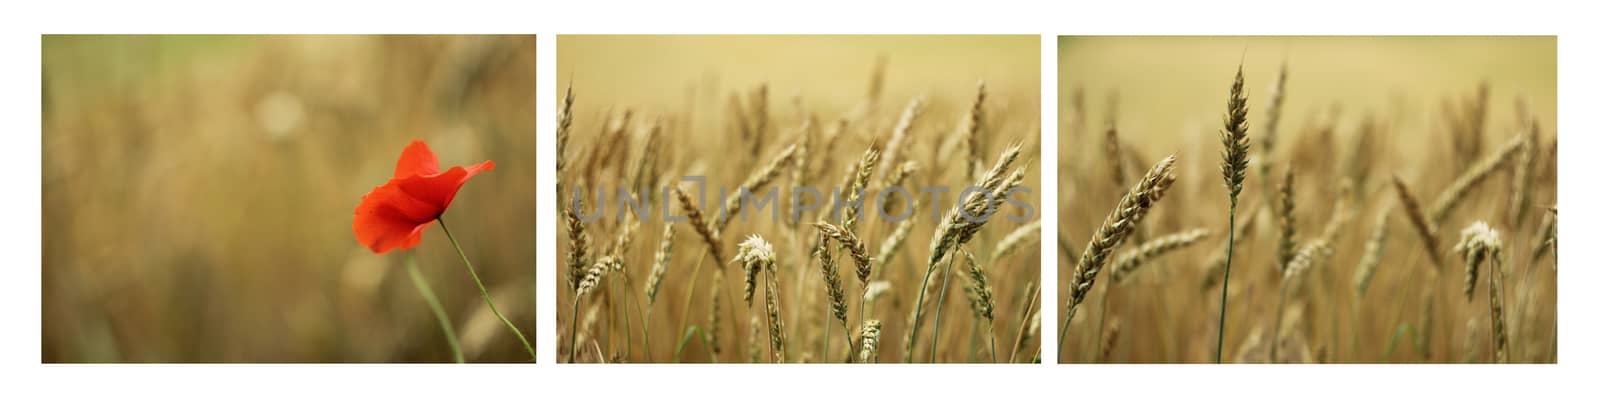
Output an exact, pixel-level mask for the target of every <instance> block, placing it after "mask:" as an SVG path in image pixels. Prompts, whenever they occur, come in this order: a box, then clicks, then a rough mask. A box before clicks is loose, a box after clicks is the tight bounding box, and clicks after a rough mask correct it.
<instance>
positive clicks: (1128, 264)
mask: <svg viewBox="0 0 1600 399" xmlns="http://www.w3.org/2000/svg"><path fill="white" fill-rule="evenodd" d="M1210 236H1211V230H1206V229H1193V230H1189V231H1184V232H1179V233H1173V234H1169V235H1165V236H1161V237H1157V238H1155V239H1154V240H1150V242H1146V243H1144V244H1143V245H1140V246H1139V247H1138V248H1134V249H1132V250H1128V251H1124V252H1123V253H1122V256H1121V257H1119V258H1118V259H1117V261H1116V262H1114V263H1112V264H1111V267H1110V269H1109V270H1110V274H1111V284H1113V285H1116V284H1122V282H1123V281H1125V280H1127V279H1128V276H1130V275H1132V274H1133V272H1134V271H1137V270H1138V269H1139V266H1143V265H1144V264H1146V263H1149V262H1150V260H1151V259H1155V258H1157V257H1160V256H1161V255H1165V254H1167V253H1169V252H1172V251H1176V250H1179V249H1183V248H1184V247H1188V246H1190V245H1192V244H1194V243H1195V242H1198V241H1200V240H1202V239H1205V238H1206V237H1210Z"/></svg>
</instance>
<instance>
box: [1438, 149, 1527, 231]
mask: <svg viewBox="0 0 1600 399" xmlns="http://www.w3.org/2000/svg"><path fill="white" fill-rule="evenodd" d="M1526 144H1527V142H1526V141H1524V139H1523V137H1516V138H1513V139H1511V141H1510V142H1508V143H1506V145H1504V146H1501V147H1500V150H1499V151H1497V152H1495V153H1494V155H1491V156H1489V157H1488V158H1485V159H1481V160H1479V161H1478V162H1477V163H1475V164H1473V165H1472V167H1471V168H1469V169H1467V171H1466V172H1465V173H1462V174H1461V176H1460V177H1457V178H1456V180H1455V181H1454V182H1451V183H1450V186H1449V187H1447V188H1445V189H1444V191H1443V192H1440V193H1439V198H1438V199H1436V200H1434V202H1433V207H1432V208H1429V211H1428V220H1430V221H1432V222H1433V223H1442V222H1444V220H1445V218H1446V217H1449V216H1450V211H1452V210H1455V208H1456V206H1458V205H1460V204H1461V200H1462V199H1464V198H1466V196H1467V193H1468V192H1470V191H1471V190H1472V189H1473V188H1474V187H1477V186H1478V185H1479V183H1482V182H1483V181H1484V180H1485V179H1487V178H1488V177H1489V174H1490V173H1494V172H1495V171H1497V170H1499V169H1500V168H1501V166H1503V165H1505V164H1506V162H1508V161H1510V160H1511V156H1512V155H1515V154H1516V153H1517V149H1519V148H1522V146H1523V145H1526Z"/></svg>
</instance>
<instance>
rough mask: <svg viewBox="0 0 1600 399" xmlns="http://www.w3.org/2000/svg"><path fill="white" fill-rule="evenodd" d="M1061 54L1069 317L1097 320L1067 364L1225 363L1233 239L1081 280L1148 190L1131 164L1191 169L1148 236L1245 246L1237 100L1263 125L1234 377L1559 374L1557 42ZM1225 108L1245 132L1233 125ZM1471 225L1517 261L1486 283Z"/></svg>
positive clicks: (1257, 132)
mask: <svg viewBox="0 0 1600 399" xmlns="http://www.w3.org/2000/svg"><path fill="white" fill-rule="evenodd" d="M1059 45H1060V46H1061V47H1060V51H1059V53H1058V54H1059V56H1060V60H1059V66H1060V73H1061V79H1060V82H1061V87H1060V93H1061V98H1062V100H1061V106H1062V107H1061V110H1060V115H1061V117H1060V121H1059V126H1058V128H1059V137H1060V143H1061V147H1060V148H1059V160H1060V162H1061V163H1060V164H1058V165H1056V167H1057V168H1058V169H1059V170H1061V175H1060V177H1061V180H1060V181H1059V187H1058V192H1059V193H1060V194H1061V196H1060V199H1059V202H1058V204H1057V205H1058V206H1059V208H1058V209H1060V220H1059V223H1060V224H1059V225H1060V228H1059V231H1060V232H1061V233H1062V235H1063V236H1062V237H1057V238H1056V239H1057V240H1058V241H1059V242H1060V243H1061V244H1060V245H1059V247H1061V248H1062V250H1061V251H1060V253H1059V254H1058V256H1060V258H1058V259H1059V260H1060V262H1059V266H1058V268H1059V270H1060V276H1061V281H1059V284H1061V286H1062V287H1063V288H1062V290H1061V293H1062V294H1063V295H1062V297H1060V298H1057V301H1058V303H1059V304H1060V310H1061V311H1062V312H1063V319H1065V318H1066V315H1067V314H1069V312H1072V311H1073V310H1072V309H1073V308H1074V307H1076V308H1080V310H1079V312H1080V313H1086V314H1088V315H1089V317H1084V316H1085V315H1078V317H1077V320H1074V321H1072V322H1071V325H1070V326H1069V327H1067V329H1066V334H1065V338H1064V339H1063V341H1062V342H1061V345H1062V348H1063V351H1062V356H1061V359H1062V360H1063V361H1064V362H1094V361H1105V362H1209V361H1212V359H1213V356H1215V354H1216V342H1217V340H1218V335H1219V334H1217V331H1218V330H1219V322H1218V313H1219V310H1220V304H1221V298H1220V297H1221V294H1220V292H1219V290H1220V289H1221V286H1222V284H1221V280H1222V275H1223V269H1224V268H1223V267H1222V265H1223V264H1224V259H1225V258H1226V256H1225V248H1226V247H1225V245H1226V243H1225V242H1224V241H1223V240H1220V239H1218V240H1203V241H1200V242H1197V243H1195V244H1194V245H1197V246H1200V247H1202V248H1196V249H1192V250H1188V251H1194V252H1197V256H1193V257H1190V256H1167V257H1162V258H1157V259H1154V262H1155V263H1154V264H1150V265H1146V266H1143V267H1141V268H1140V270H1139V272H1138V273H1136V274H1135V276H1137V277H1138V278H1132V279H1127V280H1126V281H1123V282H1122V284H1109V285H1108V284H1100V285H1095V286H1093V288H1091V289H1090V290H1082V289H1080V290H1071V289H1069V288H1071V287H1074V286H1083V285H1084V284H1083V283H1084V282H1092V280H1093V278H1092V277H1089V278H1084V277H1082V276H1084V275H1085V273H1073V271H1074V270H1088V269H1093V268H1094V267H1093V266H1094V265H1092V264H1086V262H1087V263H1092V262H1094V261H1095V259H1094V258H1092V257H1083V256H1081V253H1083V252H1092V251H1084V247H1081V246H1080V247H1074V246H1072V245H1071V244H1077V245H1085V244H1095V243H1096V242H1097V241H1098V239H1096V238H1094V237H1095V236H1094V234H1095V228H1096V226H1099V225H1101V220H1103V218H1105V210H1106V209H1113V208H1114V207H1115V204H1116V203H1117V201H1118V199H1119V197H1120V195H1121V194H1120V193H1124V192H1127V190H1128V186H1130V185H1131V184H1128V183H1119V177H1118V176H1119V175H1120V174H1121V173H1123V171H1121V170H1118V168H1119V165H1136V164H1138V165H1145V166H1148V165H1150V164H1151V163H1150V162H1149V161H1147V160H1148V159H1152V158H1150V155H1151V154H1168V153H1178V156H1179V159H1181V160H1183V161H1182V162H1180V163H1179V164H1177V165H1176V166H1177V167H1176V170H1178V171H1180V173H1179V174H1180V176H1179V179H1178V182H1177V183H1176V184H1174V185H1173V186H1172V187H1171V188H1170V189H1169V190H1167V194H1166V198H1163V199H1162V200H1161V202H1160V204H1158V205H1155V206H1154V207H1153V209H1151V210H1150V211H1149V212H1148V214H1146V215H1145V216H1144V218H1143V219H1142V220H1140V221H1139V223H1138V229H1140V230H1143V231H1147V232H1152V233H1159V232H1179V231H1188V230H1191V229H1207V230H1211V231H1215V232H1218V233H1221V232H1224V231H1226V230H1225V229H1227V227H1228V224H1229V221H1228V219H1227V218H1228V216H1229V212H1228V211H1229V205H1230V204H1229V200H1230V197H1231V195H1230V194H1231V191H1232V189H1233V188H1234V187H1235V186H1236V183H1237V182H1238V181H1239V180H1240V179H1238V178H1235V176H1238V175H1237V174H1236V173H1231V172H1234V171H1232V170H1229V168H1232V167H1236V166H1237V165H1239V164H1240V162H1239V159H1240V158H1238V157H1236V156H1234V154H1232V153H1231V152H1232V151H1230V149H1229V148H1228V147H1230V146H1231V145H1229V144H1227V143H1233V142H1239V141H1241V140H1238V138H1239V137H1238V136H1239V135H1233V136H1229V135H1226V134H1225V135H1224V144H1223V145H1221V146H1219V144H1218V143H1217V140H1216V135H1217V132H1218V131H1219V130H1222V131H1224V132H1225V133H1226V132H1231V131H1232V130H1236V129H1231V126H1233V124H1234V123H1236V122H1240V121H1233V120H1229V121H1227V122H1226V123H1223V122H1222V121H1221V120H1222V119H1231V115H1232V114H1234V112H1232V111H1231V110H1233V109H1243V108H1245V107H1235V106H1233V103H1234V101H1233V99H1234V98H1242V99H1243V100H1244V101H1246V102H1248V106H1249V107H1248V108H1253V109H1251V111H1255V109H1260V110H1262V112H1259V113H1257V112H1249V113H1242V112H1241V113H1240V114H1241V115H1243V116H1244V118H1245V120H1244V121H1242V122H1245V123H1246V125H1248V126H1249V127H1250V128H1249V130H1248V131H1249V135H1250V138H1251V139H1254V140H1253V141H1255V142H1256V143H1257V144H1259V146H1256V147H1251V148H1249V151H1250V152H1249V154H1248V157H1246V158H1244V159H1245V160H1247V161H1248V162H1247V163H1245V164H1246V165H1247V167H1248V170H1247V171H1246V172H1245V174H1244V175H1243V177H1244V178H1243V179H1242V181H1243V183H1242V188H1241V189H1240V192H1239V193H1238V202H1239V204H1238V211H1239V212H1238V213H1237V215H1236V216H1237V218H1236V220H1235V222H1236V226H1234V227H1235V231H1234V233H1235V235H1236V237H1235V240H1234V244H1233V245H1234V254H1233V261H1232V269H1231V277H1230V278H1229V279H1228V281H1229V282H1230V283H1231V286H1230V287H1229V288H1228V290H1227V302H1226V303H1227V308H1228V309H1227V313H1226V314H1227V316H1226V328H1225V329H1223V331H1224V334H1221V335H1222V336H1221V338H1222V345H1221V346H1222V351H1221V353H1222V361H1223V362H1268V361H1273V359H1276V361H1279V362H1328V363H1345V362H1402V363H1403V362H1464V361H1480V362H1481V361H1493V360H1495V359H1503V360H1504V361H1508V362H1517V363H1522V362H1552V361H1555V359H1556V343H1555V334H1554V332H1555V330H1554V326H1555V320H1556V313H1555V300H1556V284H1555V281H1556V272H1555V267H1554V265H1555V261H1554V259H1553V258H1552V257H1551V256H1546V255H1551V254H1554V251H1551V250H1550V249H1551V248H1552V247H1553V245H1554V244H1553V243H1554V240H1555V230H1554V228H1553V225H1554V223H1555V221H1554V214H1553V212H1547V211H1546V209H1549V208H1552V207H1554V206H1555V203H1554V201H1555V200H1556V159H1555V154H1556V153H1555V148H1556V139H1557V135H1556V134H1555V132H1552V131H1549V129H1548V127H1549V126H1553V125H1552V123H1553V122H1554V121H1555V118H1556V115H1555V109H1556V107H1555V40H1554V39H1553V38H1550V37H1507V38H1486V37H1439V38H1431V37H1404V38H1381V37H1140V38H1125V37H1095V38H1066V39H1063V40H1062V41H1061V42H1060V43H1059ZM1246 49H1248V51H1247V52H1246ZM1465 49H1473V50H1471V51H1465ZM1491 54H1492V55H1491ZM1241 63H1242V64H1243V66H1242V73H1243V79H1242V80H1243V82H1244V83H1245V84H1244V90H1242V92H1243V93H1244V94H1249V93H1251V92H1252V91H1254V92H1255V93H1256V95H1254V96H1240V95H1237V94H1235V93H1238V92H1240V90H1235V89H1234V84H1235V83H1236V82H1237V81H1239V79H1238V78H1237V76H1238V75H1237V74H1238V73H1239V71H1240V70H1241V67H1240V64H1241ZM1102 93H1115V94H1114V96H1113V95H1108V96H1102ZM1100 98H1114V99H1115V100H1106V101H1097V99H1100ZM1111 101H1115V102H1116V103H1112V102H1111ZM1257 101H1259V103H1258V102H1257ZM1440 104H1446V105H1440ZM1108 110H1109V111H1108ZM1225 110H1227V111H1229V112H1227V113H1226V114H1224V115H1230V117H1229V118H1221V117H1219V116H1220V115H1219V114H1222V113H1223V112H1224V111H1225ZM1107 114H1110V116H1109V117H1108V116H1107ZM1112 126H1115V130H1116V135H1115V146H1116V147H1117V148H1118V151H1117V152H1118V153H1119V154H1120V155H1115V156H1118V157H1123V158H1126V159H1120V160H1116V159H1113V160H1107V159H1106V158H1107V157H1108V155H1107V151H1105V150H1104V149H1105V148H1106V146H1108V145H1111V143H1110V142H1109V140H1108V139H1109V138H1108V137H1107V136H1106V135H1105V134H1103V133H1104V132H1105V131H1107V130H1109V129H1110V128H1111V127H1112ZM1541 127H1543V129H1541ZM1237 130H1243V129H1237ZM1218 165H1223V169H1224V170H1223V174H1222V176H1218V174H1217V172H1215V171H1216V170H1217V169H1216V168H1218ZM1290 165H1292V168H1291V167H1290ZM1129 170H1134V168H1129ZM1291 179H1292V180H1291ZM1524 207H1526V209H1527V210H1526V211H1519V210H1518V209H1523V208H1524ZM1474 220H1482V221H1485V222H1486V223H1487V225H1488V226H1489V227H1490V228H1492V229H1494V230H1497V231H1499V232H1500V237H1501V238H1502V240H1503V243H1504V246H1503V250H1502V252H1501V258H1502V259H1503V262H1499V263H1498V267H1499V268H1498V271H1496V270H1491V269H1495V268H1494V267H1491V266H1492V265H1493V264H1495V262H1488V261H1484V262H1483V263H1482V265H1483V266H1480V267H1479V268H1478V269H1481V270H1479V271H1478V273H1480V277H1478V278H1476V279H1471V280H1469V278H1468V275H1467V274H1466V273H1468V271H1469V269H1468V268H1467V267H1466V266H1465V265H1464V264H1463V259H1462V258H1461V257H1457V256H1447V255H1449V254H1450V253H1449V252H1447V251H1449V248H1447V247H1446V245H1448V244H1446V243H1455V242H1456V239H1457V238H1458V237H1457V232H1458V231H1460V230H1461V229H1462V228H1463V227H1466V226H1467V224H1468V223H1469V222H1471V221H1474ZM1291 231H1292V232H1293V233H1290V232H1291ZM1130 240H1132V241H1134V242H1137V243H1140V244H1146V245H1149V244H1151V243H1153V242H1155V241H1154V240H1152V239H1150V238H1145V239H1142V240H1141V239H1139V237H1138V236H1137V235H1135V236H1133V238H1130ZM1095 245H1099V244H1095ZM1135 245H1137V244H1135ZM1121 248H1122V249H1121V250H1122V251H1126V250H1128V249H1127V248H1130V245H1129V243H1123V245H1122V246H1121ZM1200 255H1204V256H1200ZM1074 260H1076V261H1077V262H1076V263H1074V262H1073V261H1074ZM1113 274H1115V273H1114V272H1113ZM1483 276H1488V277H1483ZM1502 276H1503V278H1502ZM1474 284H1475V285H1477V286H1483V285H1486V284H1487V286H1488V288H1489V289H1488V290H1489V291H1498V292H1494V293H1490V296H1491V297H1494V298H1491V299H1492V300H1490V301H1484V300H1482V298H1479V300H1471V299H1469V297H1468V296H1467V295H1463V292H1464V291H1466V290H1467V287H1468V286H1472V285H1474ZM1084 291H1088V292H1084ZM1478 291H1483V289H1482V288H1481V287H1480V288H1479V289H1478ZM1477 296H1478V297H1482V296H1483V293H1478V294H1477ZM1077 302H1082V304H1080V305H1077V306H1074V304H1075V303H1077ZM1280 304H1281V305H1280ZM1491 305H1493V306H1491ZM1472 319H1478V320H1479V321H1478V323H1480V324H1481V325H1482V326H1483V327H1482V328H1481V329H1482V330H1483V331H1482V333H1480V334H1477V335H1475V336H1469V334H1467V330H1468V328H1467V326H1468V323H1469V320H1472ZM1497 319H1498V321H1497ZM1085 320H1087V322H1084V321H1085ZM1497 322H1498V323H1500V324H1498V325H1497V324H1496V323H1497ZM1107 325H1109V326H1112V327H1110V328H1111V329H1112V330H1113V331H1115V332H1116V334H1110V333H1108V332H1106V329H1107V327H1102V326H1107ZM1056 327H1057V328H1061V327H1062V326H1061V325H1059V324H1058V325H1057V326H1056ZM1470 354H1477V355H1476V357H1473V356H1472V355H1470Z"/></svg>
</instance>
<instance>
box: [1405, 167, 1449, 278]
mask: <svg viewBox="0 0 1600 399" xmlns="http://www.w3.org/2000/svg"><path fill="white" fill-rule="evenodd" d="M1393 179H1394V188H1395V190H1394V192H1395V195H1396V196H1398V197H1399V198H1400V205H1401V207H1400V209H1402V210H1404V211H1405V214H1406V220H1410V221H1411V227H1413V228H1415V229H1416V231H1417V235H1418V236H1420V237H1421V238H1422V245H1423V247H1424V248H1423V249H1424V250H1425V252H1427V254H1428V260H1429V261H1431V262H1433V267H1434V269H1435V270H1438V269H1440V268H1443V267H1444V261H1443V260H1441V259H1439V228H1438V227H1435V225H1434V224H1433V221H1432V220H1431V219H1428V218H1427V216H1424V215H1423V214H1422V205H1421V204H1420V203H1418V202H1417V196H1416V195H1413V194H1411V187H1408V186H1406V182H1405V181H1404V180H1400V176H1394V178H1393Z"/></svg>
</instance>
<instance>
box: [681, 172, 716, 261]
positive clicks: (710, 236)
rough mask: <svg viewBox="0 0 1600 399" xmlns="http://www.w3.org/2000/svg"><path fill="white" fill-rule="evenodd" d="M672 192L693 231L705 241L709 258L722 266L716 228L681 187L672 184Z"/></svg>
mask: <svg viewBox="0 0 1600 399" xmlns="http://www.w3.org/2000/svg"><path fill="white" fill-rule="evenodd" d="M672 193H673V194H674V195H676V196H677V197H678V203H680V204H681V207H682V208H683V213H684V217H687V218H688V219H689V225H690V226H693V227H694V231H695V233H698V234H700V239H701V240H704V241H705V243H706V248H707V249H708V250H709V251H711V259H712V260H714V261H716V264H717V268H719V269H720V268H722V264H723V263H725V262H727V261H726V260H725V259H726V258H723V257H722V244H721V243H722V239H721V238H720V237H719V234H718V233H717V231H718V230H713V229H712V228H711V225H709V224H706V219H705V215H704V214H701V213H700V208H699V207H696V206H694V202H690V200H689V194H685V193H684V192H683V188H682V187H678V186H673V187H672Z"/></svg>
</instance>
